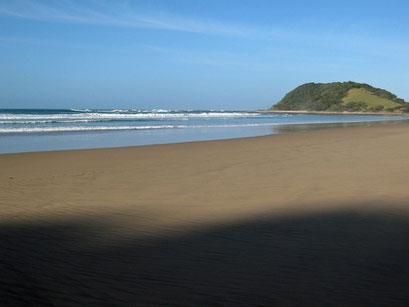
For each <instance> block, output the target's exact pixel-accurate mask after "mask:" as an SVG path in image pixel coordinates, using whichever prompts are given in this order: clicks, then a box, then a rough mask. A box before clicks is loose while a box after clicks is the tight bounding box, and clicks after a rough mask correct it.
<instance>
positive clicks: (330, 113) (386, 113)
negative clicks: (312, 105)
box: [249, 110, 409, 117]
mask: <svg viewBox="0 0 409 307" xmlns="http://www.w3.org/2000/svg"><path fill="white" fill-rule="evenodd" d="M249 112H251V113H261V114H270V113H271V114H274V113H276V114H283V113H284V114H285V113H288V114H314V115H379V116H407V117H409V113H393V112H348V111H343V112H327V111H304V110H287V111H284V110H255V111H249Z"/></svg>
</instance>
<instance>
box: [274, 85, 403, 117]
mask: <svg viewBox="0 0 409 307" xmlns="http://www.w3.org/2000/svg"><path fill="white" fill-rule="evenodd" d="M271 109H272V110H306V111H330V112H342V111H349V112H366V111H370V112H378V111H388V112H409V103H405V101H404V100H403V99H400V98H398V97H396V95H394V94H392V93H390V92H388V91H386V90H383V89H380V88H375V87H373V86H370V85H368V84H365V83H357V82H352V81H349V82H333V83H306V84H303V85H301V86H299V87H297V88H296V89H294V90H293V91H291V92H289V93H288V94H287V95H285V97H284V98H283V99H282V100H280V101H279V102H278V103H277V104H276V105H274V106H272V107H271Z"/></svg>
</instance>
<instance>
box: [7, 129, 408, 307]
mask: <svg viewBox="0 0 409 307" xmlns="http://www.w3.org/2000/svg"><path fill="white" fill-rule="evenodd" d="M0 169H1V172H0V303H1V304H2V305H24V304H32V305H58V306H67V305H80V306H85V305H87V306H89V305H98V306H100V305H105V304H114V305H115V304H116V305H129V304H137V305H161V304H164V305H186V306H192V305H217V304H219V305H223V306H224V305H231V306H237V305H245V306H247V305H256V304H260V305H311V304H314V305H337V304H338V305H349V306H351V305H360V306H362V305H376V306H381V305H407V304H408V303H409V292H408V291H407V289H408V285H409V188H408V186H409V124H407V123H405V124H395V125H390V126H379V127H370V128H346V129H334V130H323V131H322V130H321V131H309V132H300V133H294V134H286V135H271V136H263V137H254V138H242V139H232V140H221V141H208V142H193V143H183V144H167V145H153V146H141V147H126V148H113V149H95V150H78V151H60V152H38V153H23V154H4V155H0Z"/></svg>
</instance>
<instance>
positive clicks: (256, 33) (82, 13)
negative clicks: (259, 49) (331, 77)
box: [0, 0, 409, 57]
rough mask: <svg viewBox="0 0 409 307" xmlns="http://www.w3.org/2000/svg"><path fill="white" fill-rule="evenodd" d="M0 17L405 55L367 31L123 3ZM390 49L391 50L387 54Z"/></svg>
mask: <svg viewBox="0 0 409 307" xmlns="http://www.w3.org/2000/svg"><path fill="white" fill-rule="evenodd" d="M84 3H86V4H84ZM1 15H3V16H9V17H14V18H22V19H30V20H38V21H48V22H60V23H72V24H89V25H96V26H114V27H127V28H141V29H156V30H167V31H177V32H187V33H198V34H206V35H221V36H229V37H239V38H245V39H252V40H262V41H266V42H267V43H268V42H270V43H271V44H276V45H279V44H280V45H288V46H290V47H289V48H299V47H300V46H301V47H302V48H303V49H305V48H306V47H307V48H308V47H312V48H320V49H322V50H331V51H334V50H335V51H342V52H352V53H354V52H358V53H362V54H369V55H375V56H378V55H379V56H388V57H390V56H394V57H401V56H399V55H401V54H403V53H405V54H406V53H407V51H408V50H409V45H408V43H407V42H406V41H404V40H396V39H395V40H394V39H390V38H388V37H379V36H377V37H376V38H373V36H372V35H371V33H359V30H357V29H354V31H353V32H352V33H350V32H346V30H343V31H342V32H340V31H331V29H322V30H320V31H317V30H315V31H312V30H311V31H308V29H291V28H286V29H284V28H280V27H274V26H265V25H261V24H251V25H250V24H240V23H237V22H230V23H229V22H227V21H225V22H221V21H218V20H213V19H206V18H204V17H201V18H193V17H191V16H176V15H172V14H169V13H165V12H163V11H159V10H157V11H149V12H148V11H141V10H138V9H135V8H132V7H131V6H130V5H128V2H127V1H106V0H98V1H91V2H89V1H72V0H48V1H41V2H40V1H34V0H13V1H7V0H0V16H1ZM391 51H396V52H392V53H393V54H392V55H391Z"/></svg>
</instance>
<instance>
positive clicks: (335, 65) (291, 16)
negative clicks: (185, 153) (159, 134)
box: [0, 0, 409, 110]
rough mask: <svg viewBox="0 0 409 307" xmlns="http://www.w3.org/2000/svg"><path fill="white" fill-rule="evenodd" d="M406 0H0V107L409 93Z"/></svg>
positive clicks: (167, 104) (181, 105) (253, 105)
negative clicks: (335, 91) (339, 84)
mask: <svg viewBox="0 0 409 307" xmlns="http://www.w3.org/2000/svg"><path fill="white" fill-rule="evenodd" d="M408 13H409V1H393V0H390V1H376V0H374V1H329V0H328V1H257V0H254V1H243V0H230V1H223V0H203V1H202V0H185V1H184V0H180V1H177V0H174V1H171V0H164V1H137V0H135V1H115V0H111V1H108V0H107V1H104V0H89V1H84V0H82V1H70V0H55V1H46V0H44V1H29V0H8V1H7V0H0V108H138V109H139V108H146V109H149V108H166V109H226V110H228V109H258V108H267V107H270V106H271V105H272V104H273V103H275V102H277V101H278V100H280V99H281V98H282V97H283V95H284V94H285V93H286V92H288V91H290V90H291V89H293V88H294V87H296V86H298V85H300V84H302V83H305V82H332V81H348V80H353V81H357V82H365V83H369V84H371V85H374V86H376V87H381V88H385V89H387V90H390V91H392V92H393V93H395V94H396V95H398V96H399V97H401V98H404V99H405V100H406V101H409V73H408V72H409V58H408V55H409V18H408Z"/></svg>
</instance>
